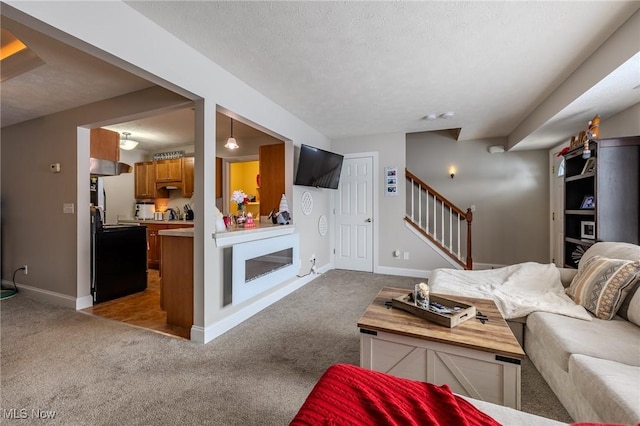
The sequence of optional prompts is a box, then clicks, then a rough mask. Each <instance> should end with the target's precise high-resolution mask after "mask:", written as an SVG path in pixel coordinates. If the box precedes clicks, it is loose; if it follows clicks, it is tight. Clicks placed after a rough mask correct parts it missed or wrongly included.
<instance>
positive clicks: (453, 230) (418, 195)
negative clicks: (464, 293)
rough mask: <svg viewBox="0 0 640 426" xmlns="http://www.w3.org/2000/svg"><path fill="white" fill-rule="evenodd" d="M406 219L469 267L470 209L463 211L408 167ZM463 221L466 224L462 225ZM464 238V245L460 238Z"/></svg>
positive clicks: (458, 261) (464, 266)
mask: <svg viewBox="0 0 640 426" xmlns="http://www.w3.org/2000/svg"><path fill="white" fill-rule="evenodd" d="M405 175H406V180H407V214H406V216H405V221H407V223H409V224H410V225H411V226H413V227H414V228H415V229H416V230H417V231H418V232H420V234H422V235H423V236H425V237H426V238H427V239H429V240H430V241H431V242H432V243H434V244H435V245H436V246H438V247H439V248H440V250H442V251H443V252H444V253H446V254H447V255H448V256H449V257H451V259H453V260H454V261H456V262H457V263H458V264H460V265H461V266H462V267H463V268H465V269H472V267H473V260H472V257H471V221H472V219H473V214H472V213H471V209H467V211H466V212H465V211H463V210H462V209H460V208H459V207H456V206H455V205H454V204H453V203H451V202H450V201H449V200H447V199H446V198H445V197H443V196H442V195H440V194H439V193H438V192H437V191H435V190H434V189H433V188H431V187H430V186H429V185H427V184H426V183H424V182H422V181H421V180H420V179H419V178H418V177H416V176H415V175H414V174H413V173H411V172H410V171H409V170H405ZM462 222H466V226H462ZM463 241H466V245H464V246H463V244H462V242H463Z"/></svg>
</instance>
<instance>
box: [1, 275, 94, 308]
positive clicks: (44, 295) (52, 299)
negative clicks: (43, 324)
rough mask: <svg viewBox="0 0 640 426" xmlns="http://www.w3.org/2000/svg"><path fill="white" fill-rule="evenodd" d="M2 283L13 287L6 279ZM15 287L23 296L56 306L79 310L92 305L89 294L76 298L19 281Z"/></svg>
mask: <svg viewBox="0 0 640 426" xmlns="http://www.w3.org/2000/svg"><path fill="white" fill-rule="evenodd" d="M2 284H4V285H6V286H9V287H13V283H12V282H10V281H8V280H2ZM16 287H18V292H19V293H22V294H24V295H25V296H27V297H30V298H31V299H34V300H38V301H40V302H46V303H50V304H52V305H56V306H61V307H63V308H70V309H75V310H79V309H84V308H88V307H89V306H91V305H93V298H92V297H91V296H86V297H80V298H78V297H74V296H68V295H66V294H62V293H56V292H55V291H50V290H43V289H41V288H37V287H32V286H29V285H26V284H20V283H16Z"/></svg>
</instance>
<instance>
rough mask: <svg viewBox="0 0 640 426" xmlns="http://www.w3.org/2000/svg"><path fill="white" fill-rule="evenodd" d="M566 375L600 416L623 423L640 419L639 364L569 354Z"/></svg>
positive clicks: (639, 420)
mask: <svg viewBox="0 0 640 426" xmlns="http://www.w3.org/2000/svg"><path fill="white" fill-rule="evenodd" d="M569 377H571V380H572V382H573V383H574V384H575V386H576V389H579V390H580V393H581V394H582V396H583V397H584V398H585V400H586V401H587V402H588V403H589V404H590V405H591V406H592V407H593V409H594V410H595V412H596V413H598V415H599V416H600V418H601V419H603V420H605V421H607V422H611V423H614V422H616V423H623V424H638V423H639V422H640V405H639V404H638V402H639V401H640V367H635V366H631V365H626V364H621V363H619V362H615V361H609V360H605V359H598V358H593V357H589V356H585V355H573V356H571V358H570V360H569Z"/></svg>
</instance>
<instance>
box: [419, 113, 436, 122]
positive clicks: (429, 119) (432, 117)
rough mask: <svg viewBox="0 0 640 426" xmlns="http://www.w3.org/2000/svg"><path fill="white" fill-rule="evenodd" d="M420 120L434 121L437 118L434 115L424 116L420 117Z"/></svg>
mask: <svg viewBox="0 0 640 426" xmlns="http://www.w3.org/2000/svg"><path fill="white" fill-rule="evenodd" d="M422 118H423V119H424V120H427V121H433V120H435V119H436V118H437V117H436V115H435V114H429V115H425V116H424V117H422Z"/></svg>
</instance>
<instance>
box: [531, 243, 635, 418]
mask: <svg viewBox="0 0 640 426" xmlns="http://www.w3.org/2000/svg"><path fill="white" fill-rule="evenodd" d="M594 256H600V260H602V259H603V258H606V259H623V260H630V261H635V262H640V246H637V245H633V244H626V243H610V242H599V243H596V244H594V245H593V246H591V247H590V248H589V249H588V250H587V251H586V252H585V254H584V255H583V257H582V259H581V260H580V263H579V266H578V270H564V271H562V274H561V276H562V282H563V285H564V286H565V287H567V288H569V291H568V293H571V292H572V287H575V286H576V278H580V277H576V275H577V274H578V273H579V272H580V271H581V270H583V269H584V268H585V265H588V264H589V263H593V262H594V260H595V259H592V258H594ZM590 259H592V261H591V262H589V260H590ZM609 266H610V265H609ZM630 267H631V268H633V265H631V266H630ZM582 272H583V273H582V274H581V276H582V278H583V279H585V276H584V275H585V273H584V272H585V271H582ZM614 273H615V272H614V271H613V269H611V268H610V270H609V271H608V272H606V274H609V276H611V275H613V274H614ZM586 278H587V279H588V278H589V277H586ZM591 278H592V281H594V282H595V281H597V279H593V277H591ZM616 278H617V279H618V281H620V280H622V279H623V278H624V277H622V278H621V277H614V278H613V279H616ZM626 280H627V281H626V282H625V283H623V284H624V285H625V286H626V290H627V291H628V293H626V295H625V292H624V291H622V292H621V293H619V294H618V295H619V296H620V295H621V296H623V297H622V299H623V300H622V304H621V307H620V308H619V309H616V308H615V307H613V309H615V310H616V312H615V313H616V314H617V315H615V316H613V318H612V319H610V320H607V319H600V318H597V317H596V316H595V315H593V319H592V320H591V321H584V320H580V319H575V318H569V317H566V316H563V315H556V314H550V313H545V312H534V313H532V314H530V315H528V316H527V318H526V326H525V329H524V348H525V352H526V354H527V356H528V357H529V359H530V360H531V361H532V362H533V364H534V365H535V366H536V368H537V369H538V371H539V372H540V374H541V375H542V377H543V378H544V379H545V380H546V382H547V383H548V384H549V386H550V387H551V389H552V390H553V392H554V393H555V394H556V396H557V397H558V399H559V400H560V402H561V403H562V404H563V405H564V407H565V408H566V409H567V411H568V412H569V414H570V415H571V417H572V418H573V419H574V420H575V421H591V422H609V423H615V422H617V423H624V424H637V423H639V422H640V290H638V286H639V283H640V277H639V276H638V275H637V273H636V275H635V278H632V277H627V278H626ZM629 281H630V282H629ZM572 283H573V284H572ZM618 284H619V283H618ZM599 287H601V285H600V284H598V283H596V284H595V285H594V286H593V288H592V289H591V290H590V292H588V293H589V297H590V298H591V301H589V300H586V301H585V300H579V298H577V299H578V300H579V301H580V302H582V304H584V305H589V304H590V303H591V305H592V306H591V309H590V308H589V307H587V306H585V307H586V308H587V309H588V310H594V307H593V303H592V302H593V300H595V299H596V298H597V293H600V294H602V289H601V288H599ZM613 303H614V304H615V303H617V302H616V301H615V300H614V301H613Z"/></svg>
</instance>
